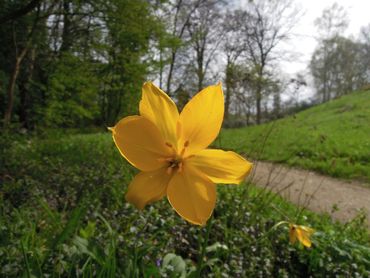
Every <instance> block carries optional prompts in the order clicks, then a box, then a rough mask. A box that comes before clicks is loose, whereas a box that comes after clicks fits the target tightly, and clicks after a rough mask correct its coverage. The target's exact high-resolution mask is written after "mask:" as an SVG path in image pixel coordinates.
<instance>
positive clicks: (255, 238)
mask: <svg viewBox="0 0 370 278" xmlns="http://www.w3.org/2000/svg"><path fill="white" fill-rule="evenodd" d="M0 143H1V151H2V153H1V156H0V158H1V160H0V162H1V165H2V167H1V172H0V178H1V180H0V181H1V183H0V276H3V277H43V276H46V275H49V276H51V277H60V276H61V277H180V276H181V275H185V274H186V275H187V276H189V277H192V276H193V277H194V273H195V269H196V266H197V265H199V253H200V251H201V249H200V246H202V245H203V243H204V237H205V234H206V231H205V228H199V227H196V226H193V225H190V224H188V223H186V222H185V221H183V220H182V219H181V218H180V217H179V216H178V215H176V213H175V212H174V211H173V209H171V207H170V205H169V204H168V202H167V201H166V200H163V201H160V202H157V203H155V204H153V205H150V206H148V207H147V208H146V209H145V210H144V211H142V212H139V211H137V210H136V209H135V208H134V207H133V206H131V205H130V204H127V203H126V202H125V201H124V193H125V191H126V188H127V185H128V183H129V182H130V180H131V179H132V177H133V175H134V174H135V173H136V171H135V170H134V169H133V168H132V167H131V166H129V165H128V164H127V163H126V162H125V161H124V159H123V158H122V157H121V156H120V155H119V153H118V151H117V149H116V148H115V146H114V144H113V142H112V139H111V136H110V135H109V134H108V133H104V134H84V135H67V134H62V132H61V133H59V134H57V135H55V134H54V135H53V136H50V137H47V136H43V137H42V138H36V137H26V138H16V139H14V138H6V137H5V136H4V137H2V138H1V142H0ZM224 147H225V148H228V146H227V145H226V144H225V145H224ZM281 220H290V221H293V222H296V223H298V224H305V225H309V226H311V227H313V228H315V229H316V230H317V231H318V232H317V233H316V234H315V235H314V237H313V242H314V246H313V248H311V249H303V248H301V247H300V246H299V245H294V246H293V245H290V244H289V241H288V230H287V228H286V227H279V228H278V229H276V230H275V231H271V228H272V227H273V226H274V225H275V224H276V223H277V222H279V221H281ZM212 221H213V225H212V229H211V232H210V234H209V241H208V242H207V244H206V245H205V247H207V248H206V249H205V257H206V260H205V261H204V262H203V263H202V265H203V266H204V267H203V269H202V273H203V276H209V277H225V276H226V277H227V276H229V277H309V276H310V275H311V276H314V277H328V276H330V277H332V276H335V275H338V276H340V277H356V276H357V277H368V276H369V275H370V273H369V269H370V241H369V234H368V232H367V229H366V228H365V227H364V225H363V221H364V217H363V216H362V215H360V216H359V217H358V218H356V219H355V220H353V221H351V222H349V223H347V224H345V225H342V224H339V223H333V222H332V221H331V220H330V218H329V217H328V216H318V215H316V214H313V213H310V212H307V211H303V212H302V211H301V209H299V208H297V207H295V206H294V205H292V204H289V203H287V202H285V201H284V200H282V199H281V198H279V197H277V196H276V195H273V194H271V193H268V192H265V191H261V190H259V189H256V188H254V187H253V186H252V185H249V184H243V185H240V186H218V201H217V206H216V209H215V211H214V216H213V220H212ZM182 277H184V276H182Z"/></svg>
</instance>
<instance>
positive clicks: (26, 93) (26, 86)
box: [19, 49, 36, 129]
mask: <svg viewBox="0 0 370 278" xmlns="http://www.w3.org/2000/svg"><path fill="white" fill-rule="evenodd" d="M35 56H36V51H35V49H32V51H31V55H30V63H29V65H28V72H27V74H26V77H25V78H24V80H23V82H21V83H20V84H19V97H20V110H19V121H20V122H21V123H22V126H23V127H24V128H27V129H29V128H30V120H29V113H28V112H29V109H30V81H31V79H32V74H33V69H34V65H35Z"/></svg>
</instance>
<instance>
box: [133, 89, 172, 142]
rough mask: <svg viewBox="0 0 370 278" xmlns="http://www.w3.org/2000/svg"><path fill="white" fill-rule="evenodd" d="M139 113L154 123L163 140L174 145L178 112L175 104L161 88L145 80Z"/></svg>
mask: <svg viewBox="0 0 370 278" xmlns="http://www.w3.org/2000/svg"><path fill="white" fill-rule="evenodd" d="M139 110H140V115H141V116H144V117H145V118H147V119H148V120H150V121H151V122H152V123H154V124H155V125H156V126H157V127H158V129H159V131H160V132H161V134H162V136H163V138H164V140H165V141H166V142H169V143H171V144H172V145H173V146H174V147H176V128H177V120H178V118H179V112H178V111H177V107H176V104H175V103H174V102H173V101H172V99H171V98H170V97H169V96H168V95H167V94H166V93H164V92H163V91H162V90H161V89H159V88H158V87H157V86H155V85H154V84H153V83H151V82H146V83H144V85H143V89H142V98H141V101H140V105H139Z"/></svg>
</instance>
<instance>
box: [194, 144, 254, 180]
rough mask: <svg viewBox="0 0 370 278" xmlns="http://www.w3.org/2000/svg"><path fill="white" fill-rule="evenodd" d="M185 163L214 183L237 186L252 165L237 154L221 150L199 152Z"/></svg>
mask: <svg viewBox="0 0 370 278" xmlns="http://www.w3.org/2000/svg"><path fill="white" fill-rule="evenodd" d="M187 161H188V163H191V165H193V166H194V167H196V168H197V169H198V170H199V171H201V172H202V173H203V174H205V175H206V176H207V177H208V178H209V179H210V180H211V181H212V182H214V183H231V184H239V183H240V182H242V181H243V180H244V179H245V177H246V176H247V175H248V174H249V173H250V171H251V170H252V163H250V162H249V161H247V160H245V159H244V158H243V157H241V156H240V155H238V154H237V153H234V152H230V151H223V150H213V149H206V150H201V151H200V152H197V153H196V155H194V156H193V157H190V158H189V159H188V160H187Z"/></svg>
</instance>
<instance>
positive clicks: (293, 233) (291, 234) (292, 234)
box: [289, 224, 297, 244]
mask: <svg viewBox="0 0 370 278" xmlns="http://www.w3.org/2000/svg"><path fill="white" fill-rule="evenodd" d="M296 240H297V235H296V227H295V226H294V225H291V224H290V225H289V241H290V243H291V244H294V243H295V242H296Z"/></svg>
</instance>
